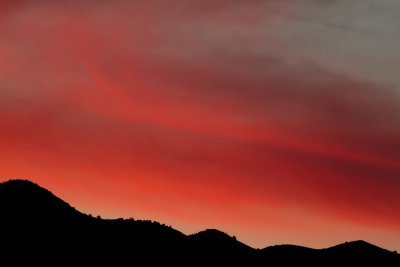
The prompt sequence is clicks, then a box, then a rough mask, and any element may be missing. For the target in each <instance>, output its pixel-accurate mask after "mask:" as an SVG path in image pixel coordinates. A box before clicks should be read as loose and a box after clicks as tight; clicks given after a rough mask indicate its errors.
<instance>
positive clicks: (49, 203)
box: [0, 179, 400, 265]
mask: <svg viewBox="0 0 400 267" xmlns="http://www.w3.org/2000/svg"><path fill="white" fill-rule="evenodd" d="M0 214H1V215H2V219H1V220H0V231H1V233H2V236H3V239H4V240H6V241H7V242H8V244H13V243H15V240H22V241H23V242H22V243H23V245H24V246H25V245H26V249H29V251H35V249H36V243H35V242H33V240H44V241H46V242H48V243H49V244H50V243H51V244H56V245H57V246H56V247H59V248H60V250H56V251H55V255H57V254H58V253H61V252H62V251H64V250H66V249H67V250H68V247H65V244H67V243H68V242H76V241H78V242H76V243H77V244H76V245H75V248H74V249H72V252H73V253H76V255H80V256H82V255H84V253H83V251H86V252H87V254H88V255H90V256H91V257H89V258H95V257H96V256H95V255H98V254H97V253H99V252H102V253H104V255H107V254H109V255H111V254H113V255H119V259H122V258H127V257H128V256H129V255H135V257H136V258H137V260H139V259H141V260H144V259H147V260H149V261H150V262H151V259H152V257H145V255H150V254H152V255H158V256H162V257H163V258H165V259H170V260H171V261H172V262H174V263H176V264H179V263H183V262H186V261H185V259H193V258H196V259H198V262H204V263H207V262H209V260H211V259H212V261H213V262H214V263H221V264H222V263H225V264H226V263H243V264H247V265H254V264H256V263H259V262H279V263H281V264H286V263H287V264H290V263H291V262H293V261H294V260H295V261H296V262H306V263H308V264H313V263H315V264H320V263H321V262H326V260H327V259H329V260H330V261H332V260H333V259H335V260H333V261H336V262H343V261H349V260H350V261H358V262H359V261H360V260H368V262H371V260H373V261H376V262H379V263H380V264H381V263H384V262H386V261H388V262H389V261H393V260H395V261H399V263H400V255H398V254H397V253H394V252H390V251H388V250H386V249H383V248H380V247H378V246H375V245H373V244H370V243H368V242H366V241H362V240H356V241H350V242H345V243H342V244H338V245H336V246H332V247H329V248H323V249H312V248H307V247H301V246H296V245H276V246H269V247H265V248H263V249H254V248H252V247H250V246H248V245H246V244H244V243H242V242H240V241H238V240H236V238H235V237H234V236H229V235H228V234H226V233H224V232H222V231H219V230H216V229H207V230H204V231H200V232H198V233H195V234H192V235H185V234H183V233H181V232H180V231H178V230H175V229H174V228H172V227H170V226H166V225H163V224H160V223H158V222H152V221H146V220H135V219H109V220H104V219H101V218H95V217H92V216H90V215H87V214H84V213H81V212H80V211H78V210H76V209H75V208H73V207H72V206H71V205H69V204H68V203H67V202H65V201H63V200H61V199H60V198H58V197H57V196H56V195H54V194H53V193H52V192H50V191H48V190H46V189H44V188H42V187H40V186H39V185H37V184H35V183H33V182H31V181H29V180H22V179H19V180H9V181H6V182H3V183H0ZM5 229H7V231H4V230H5ZM32 229H34V230H32ZM128 240H129V244H128V246H125V245H123V243H124V242H125V241H128ZM110 244H112V245H110ZM44 248H46V249H49V250H50V251H53V249H54V248H53V247H52V246H45V247H44ZM3 249H8V247H5V248H3ZM10 252H11V253H12V252H13V250H11V251H10ZM61 254H63V253H61ZM73 255H75V254H73ZM61 256H63V255H60V257H61ZM340 259H341V260H340Z"/></svg>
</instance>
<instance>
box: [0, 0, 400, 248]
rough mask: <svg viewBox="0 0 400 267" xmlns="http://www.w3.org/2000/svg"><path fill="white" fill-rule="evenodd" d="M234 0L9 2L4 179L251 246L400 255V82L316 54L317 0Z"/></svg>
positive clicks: (2, 82) (96, 209) (2, 100)
mask: <svg viewBox="0 0 400 267" xmlns="http://www.w3.org/2000/svg"><path fill="white" fill-rule="evenodd" d="M239 2H240V1H239ZM239 2H237V3H236V2H235V3H234V4H232V3H228V1H219V3H218V4H216V3H213V1H208V0H205V1H197V0H195V1H183V0H182V1H181V0H173V1H169V5H168V6H165V3H163V1H160V0H149V1H134V3H130V2H129V1H120V0H116V1H112V3H111V2H110V3H107V2H106V1H104V2H103V1H85V3H82V1H66V0H65V1H63V0H61V1H56V2H54V1H46V0H39V1H29V0H19V1H11V0H10V1H7V0H6V1H0V14H1V18H0V148H1V149H0V182H1V181H5V180H8V179H16V178H23V179H30V180H32V181H33V182H36V183H38V184H39V185H40V186H42V187H45V188H47V189H49V190H50V191H52V192H53V193H54V194H55V195H57V196H59V197H61V198H62V199H64V200H65V201H67V202H69V203H70V204H71V205H72V206H74V207H76V208H77V209H78V210H81V211H82V212H85V213H91V214H94V215H101V216H102V217H107V218H115V217H134V218H141V219H151V220H157V221H160V222H162V223H166V224H170V225H172V226H173V227H174V228H176V229H177V230H180V231H182V232H184V233H186V234H190V233H194V232H197V231H200V230H203V229H205V228H218V229H220V230H222V231H225V232H228V233H229V234H231V235H235V236H237V238H238V239H239V240H240V241H243V242H244V243H246V244H249V245H251V246H253V247H264V246H267V245H274V244H282V243H292V244H298V245H304V246H310V247H315V248H321V247H327V246H330V245H334V244H337V243H340V242H344V241H350V240H356V239H363V240H366V241H368V242H371V243H374V244H377V245H380V246H382V247H385V248H387V249H390V250H400V242H399V240H400V227H399V225H400V215H399V212H398V207H399V206H400V180H399V178H400V163H399V162H400V127H399V126H400V116H399V114H400V97H399V94H398V91H396V90H395V89H390V88H389V87H390V86H387V84H394V82H395V81H393V80H390V79H389V78H391V77H389V76H388V75H389V74H385V75H384V74H380V73H372V74H371V73H369V72H368V71H369V70H368V69H367V67H364V68H362V67H360V68H354V69H352V66H350V63H349V65H345V67H346V68H344V67H343V66H342V65H340V64H342V63H341V62H340V61H339V59H340V57H343V54H340V53H341V52H342V50H343V51H344V50H345V49H344V48H343V47H340V48H341V49H342V50H340V49H337V50H335V51H333V52H332V53H338V55H337V58H338V59H337V61H335V60H333V59H332V58H324V57H323V56H322V55H316V56H315V57H313V54H306V51H309V50H308V49H315V53H318V51H319V50H318V49H320V50H324V48H325V46H326V45H327V44H325V43H324V42H323V40H322V41H320V42H315V40H314V39H310V40H308V39H307V38H308V37H307V36H314V35H313V34H315V36H317V37H318V36H319V34H320V33H319V32H315V33H314V31H318V29H319V27H331V24H329V23H325V24H324V23H322V22H319V21H317V22H315V23H314V22H313V23H314V24H315V25H314V24H312V23H310V22H307V21H306V20H304V19H302V18H303V17H307V16H309V17H310V21H311V18H319V15H318V14H317V12H316V11H315V10H319V9H318V8H323V7H320V6H318V5H319V4H318V5H317V4H315V6H313V7H312V8H309V9H307V8H305V7H303V4H300V3H296V1H285V3H282V2H284V1H266V2H268V3H262V1H261V2H260V1H255V0H254V1H247V2H246V3H239ZM279 2H280V3H279ZM338 8H339V7H338ZM313 10H314V11H313ZM313 12H316V13H313ZM308 24H311V26H309V25H308ZM313 25H314V26H313ZM326 25H328V26H326ZM308 27H309V28H308ZM331 28H334V27H331ZM330 30H332V34H342V35H343V36H344V37H346V38H349V40H351V42H350V41H349V43H355V44H357V41H358V39H354V40H353V39H352V38H355V37H353V36H351V35H349V34H350V33H351V31H345V32H344V33H338V31H340V29H338V28H334V29H330ZM349 32H350V33H349ZM300 33H303V34H304V36H303V35H300ZM342 35H341V36H342ZM357 36H358V35H357ZM291 38H298V39H299V40H300V41H301V42H300V41H299V42H298V43H296V45H298V47H297V46H294V45H293V44H292V43H293V42H292V39H291ZM302 38H304V39H302ZM310 38H311V37H310ZM365 38H367V37H365ZM368 38H369V37H368ZM287 40H289V41H287ZM286 41H287V42H286ZM310 43H312V45H311V44H310ZM291 45H292V46H291ZM314 46H315V47H314ZM382 46H384V44H382ZM310 47H311V48H310ZM349 47H350V48H352V47H351V46H349ZM345 48H346V47H345ZM350 48H348V49H350ZM360 49H361V50H360V51H357V52H358V54H356V53H350V52H349V54H354V57H356V56H357V55H358V56H359V57H360V58H361V59H363V60H364V61H368V60H373V59H374V58H373V57H372V55H369V53H370V51H369V50H368V51H362V47H361V48H360ZM366 49H367V48H366ZM313 51H314V50H313ZM349 51H350V50H349ZM346 55H347V54H346ZM370 57H371V58H372V59H370ZM321 58H322V59H321ZM357 59H358V58H355V59H354V60H357ZM318 60H320V61H318ZM349 60H350V59H349ZM368 62H369V61H368ZM366 65H367V64H366ZM338 66H342V67H343V68H339V67H338ZM379 71H381V72H385V70H383V69H382V70H377V72H379ZM386 73H390V71H386ZM372 78H374V79H375V80H373V81H372V80H371V81H370V80H368V79H372ZM380 79H383V80H384V81H386V79H387V80H388V81H389V80H390V83H389V82H388V83H384V82H382V83H379V81H380ZM399 84H400V82H399Z"/></svg>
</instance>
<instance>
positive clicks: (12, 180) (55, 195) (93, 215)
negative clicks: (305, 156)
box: [0, 179, 391, 252]
mask: <svg viewBox="0 0 400 267" xmlns="http://www.w3.org/2000/svg"><path fill="white" fill-rule="evenodd" d="M15 181H18V182H21V181H22V182H28V183H30V184H32V185H34V186H36V187H38V188H40V189H45V190H47V191H48V193H50V194H52V195H53V196H54V197H55V198H56V199H60V200H62V201H63V202H65V203H67V204H68V205H70V203H69V202H68V201H66V200H65V199H62V198H59V197H58V196H57V194H56V193H54V192H51V191H49V190H48V189H46V188H44V187H42V186H40V185H39V184H37V183H35V182H33V181H31V180H28V179H9V180H5V181H3V182H0V184H5V183H8V182H15ZM70 207H72V208H74V209H75V211H77V212H80V213H82V214H84V215H87V216H90V217H92V218H94V217H96V218H98V219H100V220H119V219H123V220H134V221H149V222H151V223H159V224H161V225H163V226H167V227H172V229H175V230H177V231H179V232H181V231H180V230H179V229H177V228H175V227H173V226H171V225H168V224H165V223H163V222H159V221H154V220H147V219H145V218H133V217H129V218H121V217H115V218H106V217H102V216H101V214H89V213H85V212H83V211H81V210H79V209H77V208H76V207H74V206H73V205H70ZM206 231H217V232H220V233H222V234H225V235H227V236H229V237H232V238H234V240H235V241H239V242H241V243H243V244H244V245H246V246H248V247H250V248H253V249H264V248H269V247H274V246H281V245H293V246H299V245H298V244H291V243H283V244H274V245H267V246H263V247H252V246H250V245H248V244H246V243H244V242H242V241H241V240H239V239H237V238H236V236H235V235H234V234H232V233H227V232H225V231H223V229H215V228H205V229H203V230H200V231H197V232H194V233H183V232H181V233H183V234H185V235H186V236H190V235H196V234H199V233H202V232H206ZM357 242H364V243H367V244H370V245H373V246H377V245H376V244H372V243H370V242H368V241H367V240H347V241H343V242H341V243H338V244H334V245H332V246H329V247H323V248H322V247H321V248H314V247H307V248H312V249H317V250H318V249H325V248H330V247H334V246H337V245H343V244H349V243H357ZM377 247H379V246H377ZM379 248H382V249H385V250H387V251H390V252H391V250H388V249H387V248H383V247H379Z"/></svg>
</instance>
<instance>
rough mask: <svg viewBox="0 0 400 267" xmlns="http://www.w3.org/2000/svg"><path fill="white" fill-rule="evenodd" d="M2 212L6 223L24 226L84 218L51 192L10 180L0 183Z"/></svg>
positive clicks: (24, 182)
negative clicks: (26, 224)
mask: <svg viewBox="0 0 400 267" xmlns="http://www.w3.org/2000/svg"><path fill="white" fill-rule="evenodd" d="M0 211H1V215H2V217H3V218H4V221H5V222H7V221H8V220H9V221H10V223H11V221H13V222H14V223H22V224H24V223H25V222H26V220H27V218H29V220H30V222H35V223H43V222H48V223H50V222H53V221H54V220H58V221H68V219H70V218H71V217H76V216H83V214H82V213H80V212H78V211H76V210H75V209H74V208H73V207H71V206H70V205H69V204H67V203H66V202H64V201H63V200H61V199H59V198H58V197H56V196H55V195H53V194H52V193H51V192H50V191H48V190H46V189H44V188H42V187H40V186H39V185H37V184H35V183H34V182H31V181H29V180H23V179H18V180H9V181H6V182H3V183H0Z"/></svg>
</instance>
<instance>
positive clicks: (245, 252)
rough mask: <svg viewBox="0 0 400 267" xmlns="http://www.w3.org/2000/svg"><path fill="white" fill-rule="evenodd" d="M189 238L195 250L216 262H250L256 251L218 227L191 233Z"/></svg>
mask: <svg viewBox="0 0 400 267" xmlns="http://www.w3.org/2000/svg"><path fill="white" fill-rule="evenodd" d="M188 240H189V246H190V247H191V248H192V249H193V251H195V252H196V253H198V254H199V255H201V258H203V259H212V262H214V263H215V262H216V260H218V261H219V262H224V263H228V262H229V263H231V262H232V263H234V262H236V263H237V262H243V261H246V262H248V261H249V260H251V259H252V257H253V256H254V253H255V250H254V249H253V248H251V247H249V246H247V245H245V244H243V243H241V242H239V241H237V240H236V238H235V237H231V236H229V235H227V234H226V233H223V232H221V231H219V230H216V229H207V230H205V231H202V232H199V233H196V234H193V235H190V236H188ZM205 261H207V260H205Z"/></svg>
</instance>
